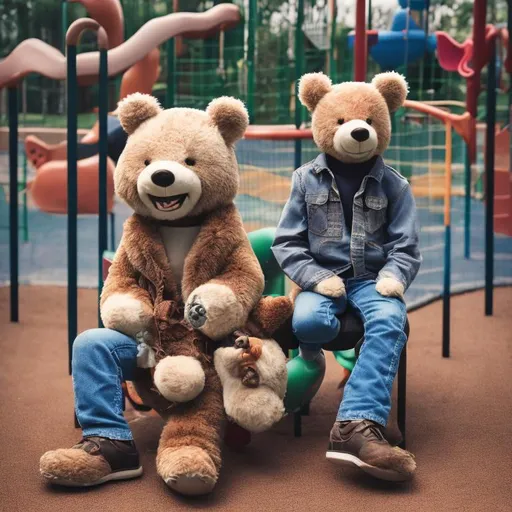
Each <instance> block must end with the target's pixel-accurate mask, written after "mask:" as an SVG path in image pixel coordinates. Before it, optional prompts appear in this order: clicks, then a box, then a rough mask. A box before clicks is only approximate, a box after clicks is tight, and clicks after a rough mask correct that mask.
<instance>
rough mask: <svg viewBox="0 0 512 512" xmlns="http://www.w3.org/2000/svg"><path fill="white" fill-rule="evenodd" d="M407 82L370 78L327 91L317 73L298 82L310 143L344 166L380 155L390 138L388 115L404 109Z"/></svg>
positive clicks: (390, 76) (391, 75)
mask: <svg viewBox="0 0 512 512" xmlns="http://www.w3.org/2000/svg"><path fill="white" fill-rule="evenodd" d="M407 91H408V87H407V82H406V81H405V79H404V77H403V76H402V75H399V74H398V73H395V72H388V73H381V74H379V75H376V76H375V78H374V79H373V80H372V83H371V84H367V83H363V82H345V83H342V84H338V85H332V84H331V81H330V79H329V78H328V77H327V76H325V75H324V74H323V73H309V74H307V75H304V76H303V77H302V78H301V80H300V82H299V99H300V101H301V103H302V104H303V105H304V106H305V107H307V109H308V110H309V111H310V112H311V113H312V129H313V138H314V139H315V142H316V144H317V146H318V147H319V148H320V149H321V150H322V151H323V152H325V153H327V154H329V155H331V156H333V157H334V158H336V159H337V160H340V161H342V162H345V163H359V162H365V161H367V160H369V159H370V158H371V157H373V156H374V155H380V154H382V153H383V152H384V150H385V149H386V148H387V147H388V145H389V140H390V137H391V119H390V115H389V114H390V112H394V111H395V110H397V109H398V108H399V107H401V106H402V105H403V104H404V101H405V98H406V96H407Z"/></svg>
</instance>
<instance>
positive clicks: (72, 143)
mask: <svg viewBox="0 0 512 512" xmlns="http://www.w3.org/2000/svg"><path fill="white" fill-rule="evenodd" d="M67 97H68V98H67V99H68V101H67V107H68V108H67V113H68V134H67V135H68V361H69V374H70V375H71V355H72V349H73V342H74V340H75V338H76V333H77V314H78V308H77V284H78V276H77V271H78V265H77V234H76V232H77V210H78V209H77V196H78V182H77V161H76V157H77V77H76V46H74V45H69V46H68V47H67Z"/></svg>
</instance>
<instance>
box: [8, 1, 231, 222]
mask: <svg viewBox="0 0 512 512" xmlns="http://www.w3.org/2000/svg"><path fill="white" fill-rule="evenodd" d="M74 1H78V2H80V3H82V4H83V5H84V6H85V7H86V8H87V10H88V12H89V14H91V15H92V16H93V17H94V18H97V21H98V22H99V23H100V24H103V23H104V22H106V23H107V26H108V31H107V34H108V36H109V41H110V39H111V35H112V34H113V35H114V37H113V42H114V44H119V46H117V48H114V49H111V50H109V52H108V58H109V75H111V76H112V75H115V74H116V70H121V71H123V70H125V69H128V68H129V69H128V71H126V72H125V73H124V76H123V81H122V84H121V91H120V99H122V98H123V97H124V96H127V95H128V94H130V93H132V92H144V93H151V90H152V87H153V85H154V83H155V81H156V79H157V78H158V74H159V56H160V54H159V50H158V48H156V47H152V46H151V44H153V43H154V42H155V41H156V42H157V44H160V43H162V42H164V41H166V40H167V39H170V38H171V37H175V36H177V35H181V36H187V37H190V38H201V37H202V38H204V37H209V36H210V35H213V33H215V32H216V31H218V30H226V29H229V28H231V27H232V26H234V25H236V23H237V22H238V21H239V20H240V13H239V10H238V7H236V6H233V5H231V4H225V5H218V6H216V7H214V8H212V9H210V10H209V11H207V12H205V13H201V14H195V13H175V14H170V15H168V16H163V17H161V18H157V19H155V20H151V21H149V22H148V23H146V24H145V25H144V26H143V27H142V28H141V29H140V30H139V31H138V32H137V33H136V34H134V35H133V36H132V37H131V38H130V39H129V40H128V41H127V42H126V43H123V42H122V29H123V19H122V10H119V9H118V7H119V8H120V4H119V0H109V1H106V0H74ZM184 18H185V20H184ZM186 20H188V22H186ZM155 22H156V23H155ZM148 26H149V28H150V30H148ZM201 27H203V30H201ZM148 41H149V42H148ZM25 43H30V44H25ZM128 44H130V45H129V46H127V45H128ZM134 44H135V45H137V46H138V52H134V51H133V45H134ZM30 47H38V48H40V49H41V50H42V51H43V54H44V55H45V56H46V57H48V56H50V62H49V66H48V67H46V68H45V69H44V72H43V73H42V74H44V75H45V76H49V77H52V78H65V73H66V61H65V58H64V56H63V55H62V54H61V53H60V52H59V51H58V50H55V49H54V48H52V47H50V46H48V45H46V44H45V43H43V42H42V41H38V40H34V39H32V40H27V41H24V42H23V43H21V44H20V45H18V46H17V47H16V48H15V50H14V51H13V52H12V53H11V54H10V55H9V56H8V57H7V58H6V59H4V60H3V61H1V62H0V83H2V80H3V85H4V86H5V85H14V84H15V83H16V81H17V80H19V79H21V78H22V77H23V76H24V75H26V74H27V73H29V72H33V71H37V70H38V68H41V62H37V61H38V56H37V55H38V54H36V56H34V54H31V57H30V58H28V55H27V54H26V53H25V52H27V50H28V49H29V48H30ZM119 49H120V50H122V52H117V53H115V54H114V52H116V50H119ZM57 54H59V58H54V57H53V55H57ZM98 55H99V54H98V52H92V53H86V54H80V55H79V56H78V59H77V68H78V73H77V74H78V76H79V77H81V78H82V83H83V81H84V80H85V82H89V81H90V80H91V79H94V80H96V78H97V73H98V72H97V70H96V71H95V72H94V74H89V72H88V71H85V72H84V71H83V70H84V69H85V70H87V69H89V68H90V66H91V65H92V64H91V63H92V62H93V60H94V59H96V61H95V62H96V66H97V65H98V58H97V57H98ZM13 56H14V57H13ZM121 58H123V59H124V60H123V61H122V62H121V60H120V59H121ZM61 60H62V63H61ZM80 62H82V64H80ZM111 63H114V64H115V66H117V67H115V68H114V70H112V69H111V68H110V64H111ZM20 64H21V65H22V67H20ZM62 66H63V69H64V76H63V77H62V76H61V74H62V73H61V71H62V70H60V71H59V69H60V68H61V67H62ZM9 70H10V71H9ZM9 73H10V74H9ZM8 75H9V76H8ZM0 87H1V85H0ZM97 140H98V130H97V124H96V125H95V126H93V128H92V129H91V131H90V132H89V133H88V134H87V135H86V136H85V137H84V138H83V139H82V141H81V143H80V144H79V148H78V149H79V155H78V158H79V161H78V187H79V204H78V213H81V214H83V213H97V211H98V199H97V196H98V165H99V157H98V155H97V151H98V149H97ZM125 142H126V135H125V134H124V131H123V130H122V129H121V127H120V125H119V122H118V120H117V117H115V116H109V119H108V155H109V159H108V164H107V195H108V210H109V211H111V209H112V206H113V195H114V188H113V170H114V167H115V162H116V161H117V159H118V157H119V155H120V153H121V152H122V150H123V148H124V144H125ZM25 147H26V152H27V155H28V158H29V159H30V161H31V162H32V163H33V165H34V166H35V167H36V169H37V170H36V177H35V179H34V180H33V181H32V183H30V185H29V190H30V192H31V196H32V198H33V200H34V202H35V203H36V204H37V206H38V207H39V208H40V209H41V210H43V211H46V212H49V213H66V212H67V197H66V190H67V188H66V183H67V162H66V160H65V159H66V153H67V142H66V141H64V142H62V143H60V144H57V145H54V146H50V145H47V144H45V143H44V142H43V141H40V140H39V139H38V138H37V137H33V136H29V137H27V138H26V141H25Z"/></svg>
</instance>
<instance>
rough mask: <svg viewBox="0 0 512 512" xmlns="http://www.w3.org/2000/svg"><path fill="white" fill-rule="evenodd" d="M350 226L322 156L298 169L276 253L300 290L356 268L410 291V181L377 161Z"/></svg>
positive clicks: (416, 257)
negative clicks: (389, 279) (387, 278)
mask: <svg viewBox="0 0 512 512" xmlns="http://www.w3.org/2000/svg"><path fill="white" fill-rule="evenodd" d="M353 217H354V218H353V222H352V233H349V230H348V229H347V226H346V223H345V219H344V215H343V208H342V205H341V201H340V197H339V193H338V189H337V187H336V181H335V179H334V175H333V174H332V171H331V170H330V169H329V168H328V166H327V160H326V156H325V154H323V153H322V154H320V155H319V156H318V157H317V158H316V159H315V160H313V161H311V162H309V163H307V164H305V165H303V166H302V167H300V168H299V169H297V170H296V171H295V172H294V173H293V176H292V190H291V194H290V198H289V199H288V202H287V203H286V205H285V207H284V210H283V213H282V215H281V219H280V221H279V225H278V227H277V231H276V238H275V240H274V244H273V246H272V251H273V253H274V255H275V257H276V259H277V261H278V263H279V265H280V266H281V268H282V269H283V271H284V272H285V274H286V275H287V276H288V277H289V278H290V279H291V280H292V281H294V282H295V283H297V284H298V285H299V286H300V287H301V288H302V289H303V290H308V289H311V288H313V287H314V286H315V285H316V284H318V283H319V282H320V281H323V280H324V279H326V278H328V277H331V276H332V275H334V274H336V275H340V274H343V272H345V271H347V270H349V269H350V268H351V266H352V269H353V273H354V277H357V278H365V279H376V280H377V281H378V280H379V279H382V278H383V277H394V278H395V279H398V280H399V281H400V282H401V283H402V284H403V285H404V288H405V289H407V288H408V287H409V285H410V284H411V282H412V281H413V279H414V278H415V276H416V274H417V273H418V270H419V267H420V263H421V256H420V252H419V249H418V227H417V218H416V205H415V202H414V197H413V195H412V191H411V188H410V186H409V183H408V182H407V180H406V179H405V178H403V177H402V176H400V174H398V172H396V171H395V170H394V169H392V168H391V167H388V166H387V165H385V164H384V161H383V160H382V158H381V157H380V156H379V157H378V158H377V161H376V162H375V165H374V166H373V168H372V169H371V171H370V173H369V174H368V175H367V176H365V177H364V179H363V182H362V183H361V187H360V189H359V191H358V192H357V193H356V195H355V196H354V205H353Z"/></svg>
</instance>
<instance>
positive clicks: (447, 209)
mask: <svg viewBox="0 0 512 512" xmlns="http://www.w3.org/2000/svg"><path fill="white" fill-rule="evenodd" d="M445 134H446V135H445V148H446V149H445V160H444V162H445V183H444V194H445V195H444V229H445V231H444V287H443V357H450V293H451V290H450V275H451V271H452V269H451V243H452V240H451V202H452V125H451V123H450V121H448V122H447V123H446V125H445Z"/></svg>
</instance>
